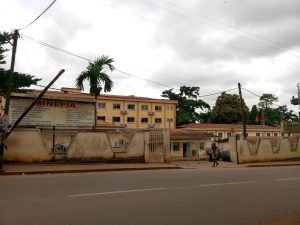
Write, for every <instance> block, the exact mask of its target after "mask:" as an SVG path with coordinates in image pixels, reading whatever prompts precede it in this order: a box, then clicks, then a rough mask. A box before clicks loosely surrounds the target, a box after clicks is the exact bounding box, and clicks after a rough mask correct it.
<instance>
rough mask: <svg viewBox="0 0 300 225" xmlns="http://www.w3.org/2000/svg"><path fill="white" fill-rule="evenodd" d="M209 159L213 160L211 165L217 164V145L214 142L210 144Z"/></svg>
mask: <svg viewBox="0 0 300 225" xmlns="http://www.w3.org/2000/svg"><path fill="white" fill-rule="evenodd" d="M211 159H212V161H213V165H212V167H215V166H218V165H219V163H218V162H217V159H218V147H217V145H216V143H212V144H211Z"/></svg>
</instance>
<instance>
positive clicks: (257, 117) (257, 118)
mask: <svg viewBox="0 0 300 225" xmlns="http://www.w3.org/2000/svg"><path fill="white" fill-rule="evenodd" d="M262 120H263V113H262V110H260V111H259V112H258V113H257V115H256V121H257V122H261V121H262Z"/></svg>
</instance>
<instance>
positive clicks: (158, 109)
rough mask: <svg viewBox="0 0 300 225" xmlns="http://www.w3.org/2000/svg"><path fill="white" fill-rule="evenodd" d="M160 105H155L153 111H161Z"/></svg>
mask: <svg viewBox="0 0 300 225" xmlns="http://www.w3.org/2000/svg"><path fill="white" fill-rule="evenodd" d="M161 108H162V107H161V105H156V106H155V107H154V109H155V111H161Z"/></svg>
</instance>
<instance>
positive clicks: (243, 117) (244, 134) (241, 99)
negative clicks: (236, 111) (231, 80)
mask: <svg viewBox="0 0 300 225" xmlns="http://www.w3.org/2000/svg"><path fill="white" fill-rule="evenodd" d="M238 88H239V95H240V101H241V113H242V122H243V136H244V139H245V138H246V137H247V131H246V121H245V111H244V109H245V108H244V101H243V97H242V89H241V84H240V83H238Z"/></svg>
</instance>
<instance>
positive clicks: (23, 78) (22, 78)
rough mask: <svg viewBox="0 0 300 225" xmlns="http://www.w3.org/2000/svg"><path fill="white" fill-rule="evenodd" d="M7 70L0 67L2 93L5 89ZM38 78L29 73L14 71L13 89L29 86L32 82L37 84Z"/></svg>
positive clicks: (0, 92)
mask: <svg viewBox="0 0 300 225" xmlns="http://www.w3.org/2000/svg"><path fill="white" fill-rule="evenodd" d="M8 75H9V70H4V69H2V68H0V94H1V95H3V94H4V93H6V91H7V87H8V85H7V83H8ZM40 80H41V79H40V78H35V77H34V76H32V75H29V74H23V73H18V72H14V74H13V91H15V92H17V91H19V90H18V89H20V88H24V87H30V85H32V84H37V82H38V81H40Z"/></svg>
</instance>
